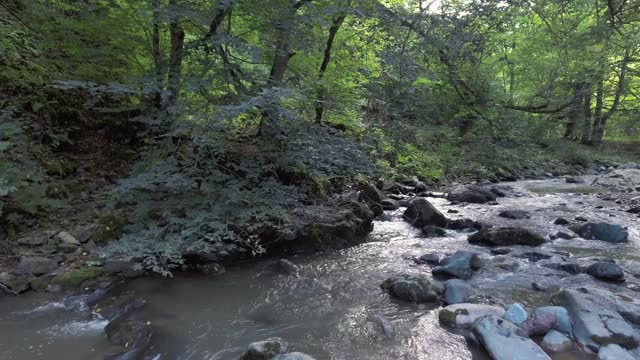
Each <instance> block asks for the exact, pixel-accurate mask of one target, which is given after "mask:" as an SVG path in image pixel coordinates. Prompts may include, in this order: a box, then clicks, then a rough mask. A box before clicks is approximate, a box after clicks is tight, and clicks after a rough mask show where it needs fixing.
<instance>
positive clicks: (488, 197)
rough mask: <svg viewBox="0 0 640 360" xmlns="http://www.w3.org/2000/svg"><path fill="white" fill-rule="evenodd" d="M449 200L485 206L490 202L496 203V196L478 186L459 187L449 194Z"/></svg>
mask: <svg viewBox="0 0 640 360" xmlns="http://www.w3.org/2000/svg"><path fill="white" fill-rule="evenodd" d="M447 200H449V201H458V202H467V203H475V204H485V203H488V202H490V201H495V200H496V194H494V193H493V192H492V191H491V190H489V189H486V188H482V187H478V186H466V187H457V188H455V189H453V190H452V191H451V192H449V194H448V195H447Z"/></svg>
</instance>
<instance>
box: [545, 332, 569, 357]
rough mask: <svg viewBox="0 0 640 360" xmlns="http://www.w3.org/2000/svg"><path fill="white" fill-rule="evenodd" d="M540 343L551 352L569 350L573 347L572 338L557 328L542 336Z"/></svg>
mask: <svg viewBox="0 0 640 360" xmlns="http://www.w3.org/2000/svg"><path fill="white" fill-rule="evenodd" d="M540 345H541V346H542V348H543V349H544V350H545V351H547V352H550V353H556V352H564V351H569V350H571V348H573V342H572V341H571V339H569V338H568V337H566V336H565V335H564V334H562V333H560V332H558V331H556V330H551V331H549V332H548V333H547V334H546V335H545V336H544V338H542V342H541V343H540Z"/></svg>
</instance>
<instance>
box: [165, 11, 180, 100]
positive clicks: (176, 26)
mask: <svg viewBox="0 0 640 360" xmlns="http://www.w3.org/2000/svg"><path fill="white" fill-rule="evenodd" d="M172 3H173V1H172ZM169 29H170V33H171V54H170V56H169V74H168V75H169V76H168V85H167V106H173V105H175V104H176V101H178V98H179V97H180V83H181V81H182V58H183V57H184V29H183V28H182V23H181V19H180V16H176V17H174V18H172V19H171V22H170V23H169Z"/></svg>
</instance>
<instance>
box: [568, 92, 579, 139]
mask: <svg viewBox="0 0 640 360" xmlns="http://www.w3.org/2000/svg"><path fill="white" fill-rule="evenodd" d="M581 103H582V83H577V84H575V86H574V89H573V103H572V104H571V108H570V110H569V114H568V116H567V117H568V119H569V121H568V122H567V129H566V130H565V132H564V138H565V139H568V140H573V139H575V137H576V127H577V126H578V118H579V117H580V104H581Z"/></svg>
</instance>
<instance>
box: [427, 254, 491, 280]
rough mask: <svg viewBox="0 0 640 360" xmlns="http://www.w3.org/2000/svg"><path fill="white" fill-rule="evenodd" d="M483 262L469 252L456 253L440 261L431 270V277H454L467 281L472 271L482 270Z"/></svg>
mask: <svg viewBox="0 0 640 360" xmlns="http://www.w3.org/2000/svg"><path fill="white" fill-rule="evenodd" d="M482 266H483V261H482V259H480V257H479V256H478V254H476V253H474V252H471V251H458V252H456V253H455V254H453V255H451V256H447V257H446V258H444V259H442V260H441V261H440V266H438V267H435V268H433V270H432V273H433V275H440V276H447V277H455V278H458V279H462V280H469V279H471V276H472V275H473V270H477V269H480V268H482Z"/></svg>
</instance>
